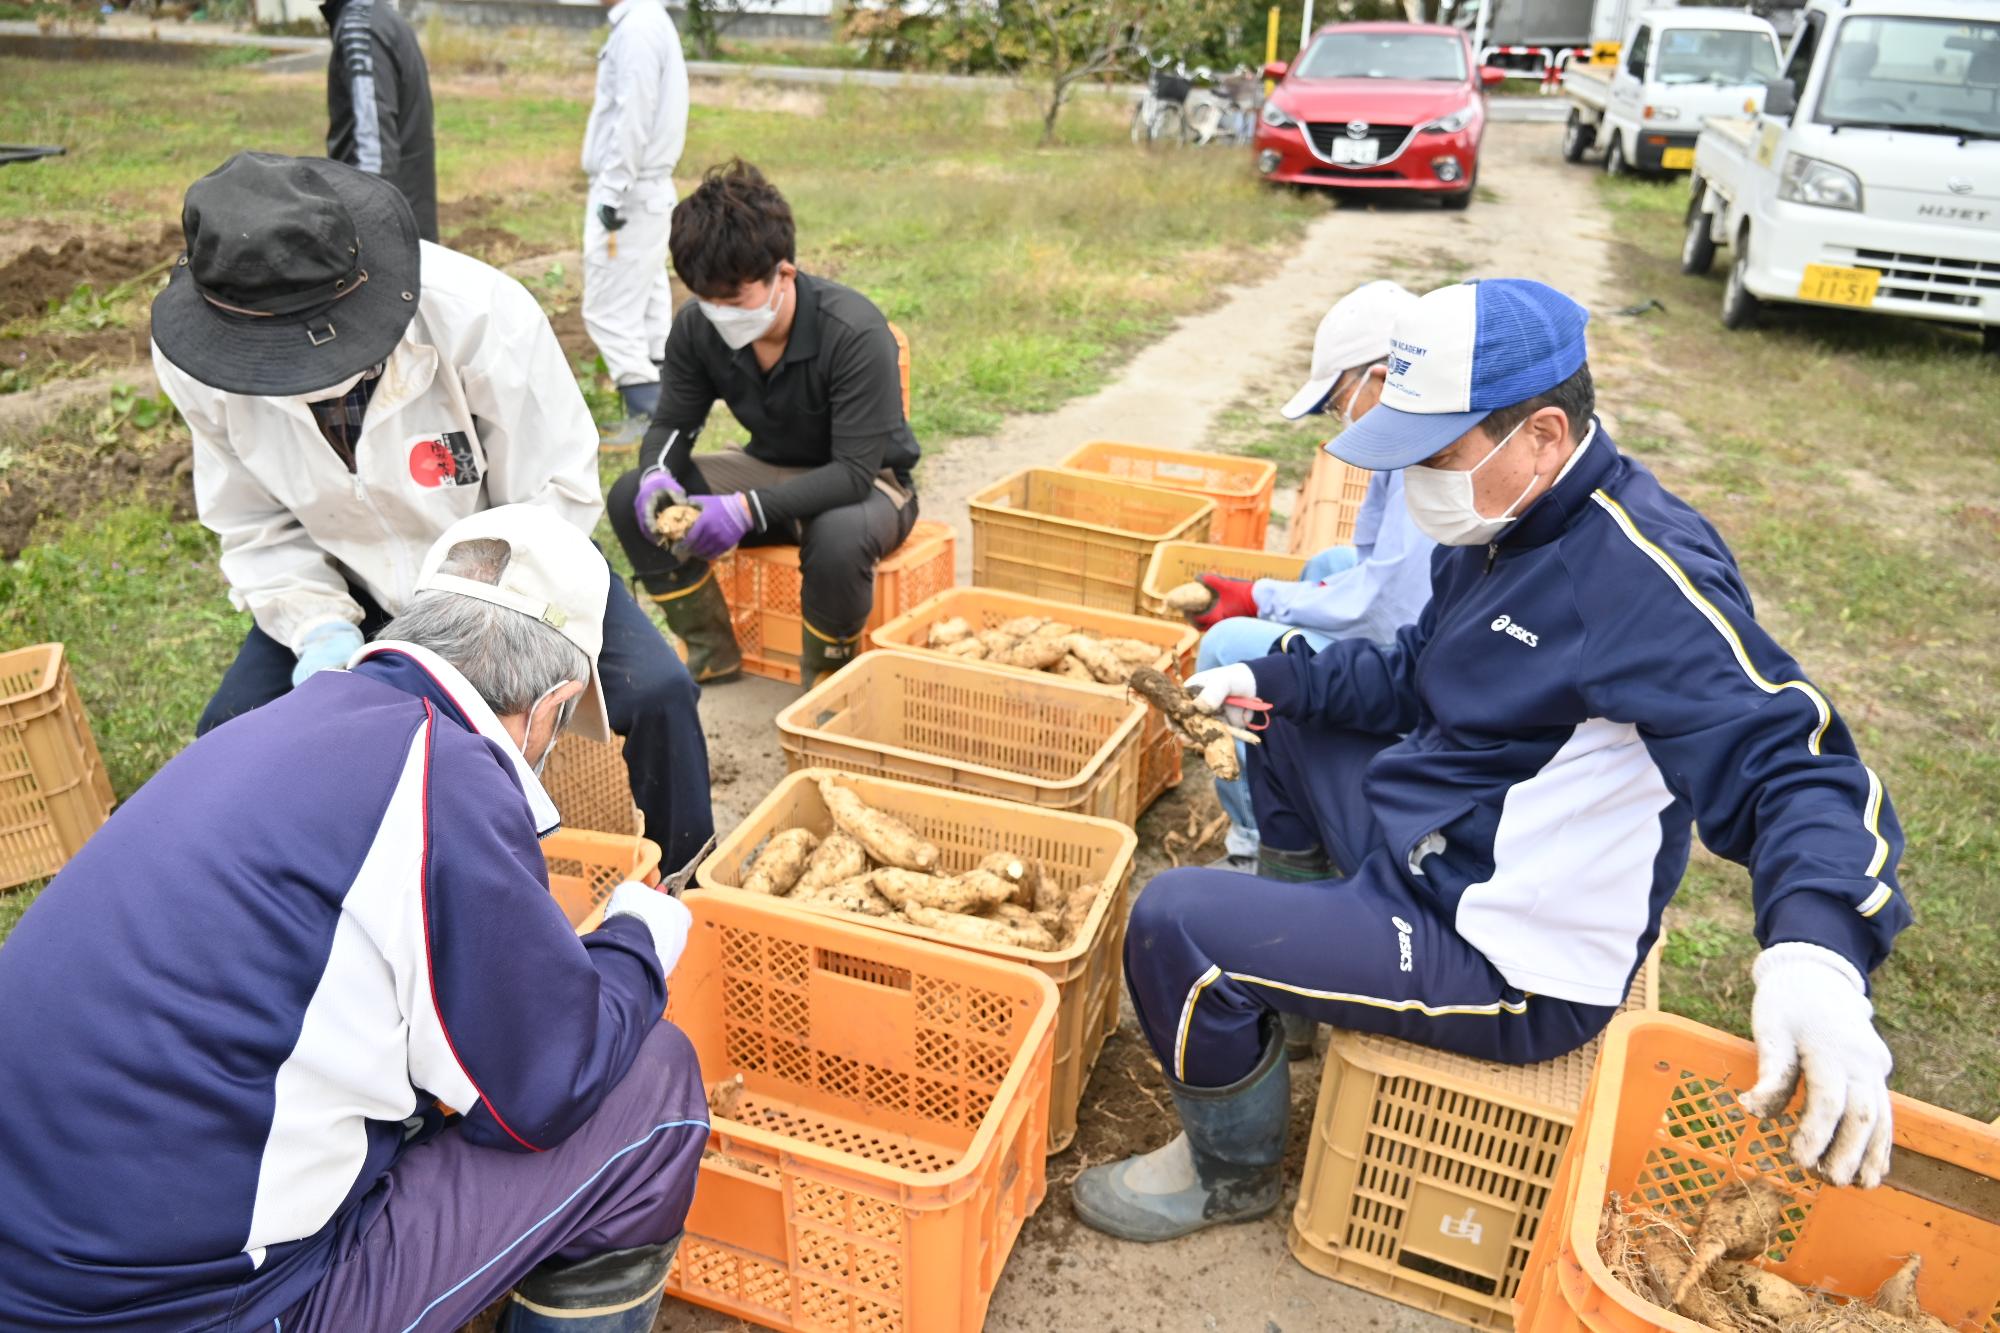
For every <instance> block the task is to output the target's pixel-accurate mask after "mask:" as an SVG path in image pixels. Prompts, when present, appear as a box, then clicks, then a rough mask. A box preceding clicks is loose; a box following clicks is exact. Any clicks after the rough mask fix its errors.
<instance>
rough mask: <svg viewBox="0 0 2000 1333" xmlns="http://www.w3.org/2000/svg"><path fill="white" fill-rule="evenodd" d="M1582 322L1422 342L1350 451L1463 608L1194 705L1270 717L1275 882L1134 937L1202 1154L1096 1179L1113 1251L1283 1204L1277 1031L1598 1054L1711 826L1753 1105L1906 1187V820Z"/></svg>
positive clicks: (1164, 907)
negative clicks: (1902, 822)
mask: <svg viewBox="0 0 2000 1333" xmlns="http://www.w3.org/2000/svg"><path fill="white" fill-rule="evenodd" d="M1586 318H1587V316H1586V314H1585V312H1584V310H1583V308H1582V307H1581V306H1579V305H1577V304H1576V302H1574V301H1572V300H1570V299H1569V298H1568V297H1566V296H1564V295H1562V293H1560V292H1557V291H1555V290H1554V289H1552V288H1549V287H1546V286H1544V285H1542V284H1541V283H1538V282H1529V281H1524V280H1519V279H1499V280H1493V281H1485V282H1477V283H1461V284H1457V285H1455V286H1451V287H1445V288H1441V289H1439V290H1438V291H1435V292H1432V293H1431V294H1430V295H1428V296H1425V297H1423V298H1422V299H1421V300H1419V301H1418V302H1417V303H1416V304H1415V305H1414V306H1413V307H1411V308H1410V310H1409V311H1407V312H1406V313H1404V314H1402V315H1400V316H1398V317H1397V319H1396V322H1395V325H1394V328H1393V330H1392V332H1391V335H1390V342H1389V358H1388V364H1387V365H1386V366H1379V367H1376V368H1374V369H1372V370H1371V371H1370V372H1369V373H1370V375H1371V376H1379V377H1381V379H1380V385H1381V401H1380V403H1379V404H1378V405H1377V407H1376V408H1375V409H1374V410H1373V411H1370V412H1369V413H1368V414H1367V415H1366V416H1364V417H1362V418H1361V419H1360V420H1359V421H1357V422H1356V423H1355V424H1354V425H1353V426H1350V427H1349V428H1348V429H1346V430H1345V431H1342V432H1341V433H1340V434H1339V435H1337V436H1335V437H1334V439H1333V441H1332V442H1331V443H1330V444H1328V445H1327V448H1328V450H1329V451H1330V452H1332V453H1333V454H1334V455H1335V456H1336V457H1338V458H1340V459H1342V460H1343V461H1346V462H1348V463H1351V464H1353V465H1355V466H1357V467H1365V468H1369V469H1372V470H1375V471H1388V470H1391V469H1398V468H1400V469H1402V470H1403V487H1404V489H1403V499H1404V503H1405V504H1407V505H1408V507H1409V510H1410V515H1411V517H1412V519H1414V520H1415V522H1416V525H1417V526H1418V527H1419V528H1420V529H1422V530H1423V531H1424V532H1425V533H1427V534H1428V535H1429V536H1430V537H1431V538H1432V539H1433V540H1434V541H1436V542H1438V543H1439V546H1438V550H1437V551H1436V553H1435V554H1434V555H1433V557H1432V560H1431V600H1430V603H1429V604H1428V606H1426V607H1425V609H1424V612H1423V614H1422V615H1421V616H1420V617H1418V619H1417V621H1416V623H1415V624H1411V625H1405V626H1404V627H1403V628H1402V629H1401V630H1399V631H1398V632H1397V634H1396V638H1395V641H1394V642H1393V643H1388V644H1383V643H1377V642H1375V641H1373V640H1370V639H1366V638H1361V637H1352V638H1347V639H1341V640H1338V641H1336V642H1334V643H1332V644H1329V645H1328V646H1327V647H1326V648H1324V649H1322V650H1321V651H1319V652H1317V653H1314V652H1313V651H1312V650H1311V649H1310V647H1309V646H1308V645H1306V644H1304V643H1300V642H1296V641H1295V642H1293V643H1291V644H1290V645H1288V646H1287V648H1286V650H1285V651H1283V652H1279V653H1274V654H1272V655H1270V656H1266V657H1259V658H1255V659H1252V660H1250V661H1247V662H1236V663H1231V664H1229V665H1226V666H1220V667H1216V668H1214V669H1212V670H1209V671H1199V672H1196V673H1195V674H1194V676H1192V677H1191V678H1190V679H1189V681H1188V692H1189V693H1190V694H1191V695H1194V696H1195V697H1196V698H1197V699H1198V701H1199V703H1200V706H1201V707H1202V708H1204V709H1205V710H1207V711H1210V712H1219V713H1222V714H1223V715H1224V716H1226V717H1230V718H1231V720H1232V721H1238V722H1239V723H1240V722H1242V721H1246V720H1247V711H1246V706H1247V705H1255V706H1261V707H1263V708H1267V709H1268V710H1269V713H1270V717H1271V722H1270V725H1269V727H1268V728H1267V729H1266V730H1265V731H1264V732H1263V741H1264V743H1263V744H1262V745H1257V746H1252V747H1250V748H1251V757H1250V764H1249V777H1250V791H1251V803H1252V805H1253V806H1254V807H1255V810H1256V814H1257V831H1258V837H1259V839H1260V846H1259V850H1258V859H1259V867H1258V874H1257V876H1256V877H1255V878H1252V877H1250V876H1245V875H1240V874H1231V873H1229V872H1227V871H1223V870H1215V869H1208V868H1187V869H1180V870H1170V871H1167V872H1165V873H1163V874H1161V875H1158V876H1156V877H1155V878H1154V879H1153V881H1152V883H1150V884H1148V885H1147V886H1146V889H1145V892H1144V893H1143V894H1141V895H1140V897H1139V900H1138V902H1137V904H1135V905H1134V907H1133V909H1132V919H1131V923H1130V926H1129V928H1128V933H1127V936H1126V945H1125V976H1126V980H1127V982H1128V983H1129V985H1130V986H1131V990H1132V1000H1133V1006H1134V1008H1135V1009H1137V1011H1138V1015H1139V1025H1140V1027H1141V1028H1142V1029H1143V1030H1144V1032H1145V1034H1146V1037H1147V1040H1148V1041H1149V1043H1150V1044H1151V1045H1152V1047H1153V1050H1154V1051H1155V1052H1156V1053H1157V1054H1158V1055H1159V1057H1160V1060H1161V1063H1162V1064H1163V1065H1164V1066H1165V1068H1166V1072H1167V1076H1168V1086H1169V1088H1170V1089H1171V1090H1172V1093H1173V1098H1174V1104H1175V1107H1176V1109H1178V1110H1179V1112H1180V1119H1181V1128H1182V1130H1183V1131H1184V1132H1183V1133H1182V1134H1181V1135H1179V1136H1178V1137H1176V1138H1175V1139H1174V1140H1173V1141H1172V1142H1171V1143H1169V1144H1167V1145H1166V1146H1165V1147H1163V1148H1160V1149H1158V1150H1156V1151H1154V1152H1151V1153H1146V1154H1143V1155H1140V1156H1135V1157H1130V1158H1127V1159H1125V1160H1124V1161H1120V1162H1108V1163H1105V1164H1103V1165H1101V1166H1094V1167H1092V1168H1090V1169H1089V1170H1087V1171H1085V1172H1083V1173H1082V1174H1081V1175H1080V1176H1079V1177H1078V1178H1077V1181H1076V1184H1075V1186H1074V1189H1073V1192H1072V1200H1073V1202H1074V1204H1075V1206H1076V1211H1077V1214H1078V1216H1079V1217H1080V1218H1081V1219H1082V1220H1083V1221H1084V1222H1085V1223H1087V1224H1089V1225H1090V1226H1092V1227H1095V1228H1096V1229H1098V1230H1100V1231H1106V1232H1109V1233H1111V1234H1112V1235H1115V1236H1121V1237H1124V1238H1126V1239H1129V1240H1165V1239H1168V1238H1171V1237H1173V1236H1178V1235H1185V1234H1187V1233H1188V1232H1191V1231H1196V1230H1199V1229H1201V1228H1203V1227H1207V1226H1213V1225H1215V1224H1217V1223H1220V1222H1240V1221H1247V1220H1249V1219H1251V1218H1253V1217H1260V1216H1262V1215H1264V1214H1265V1213H1268V1212H1270V1211H1271V1209H1272V1208H1274V1207H1275V1206H1276V1205H1277V1203H1278V1199H1279V1196H1280V1194H1281V1192H1282V1182H1283V1177H1282V1168H1281V1163H1282V1162H1283V1159H1284V1148H1285V1130H1286V1117H1287V1114H1288V1111H1289V1108H1290V1097H1289V1087H1288V1081H1287V1075H1286V1070H1285V1062H1284V1059H1283V1050H1282V1045H1283V1044H1282V1042H1281V1041H1280V1040H1279V1038H1278V1035H1277V1027H1278V1022H1277V1019H1278V1016H1279V1015H1281V1014H1290V1013H1297V1014H1303V1015H1305V1016H1307V1017H1309V1018H1312V1019H1314V1020H1315V1021H1317V1022H1323V1023H1330V1024H1334V1025H1336V1026H1339V1027H1342V1028H1346V1029H1350V1030H1354V1031H1359V1032H1375V1033H1384V1034H1387V1035H1390V1036H1395V1037H1401V1038H1403V1039H1405V1040H1409V1041H1414V1042H1418V1043H1420V1044H1423V1045H1426V1046H1433V1047H1439V1048H1443V1049H1446V1050H1452V1051H1457V1052H1460V1053H1462V1054H1467V1055H1472V1056H1476V1057H1479V1058H1482V1059H1488V1060H1499V1061H1505V1062H1510V1063H1518V1064H1525V1063H1532V1062H1535V1061H1540V1060H1547V1059H1551V1058H1553V1057H1555V1056H1558V1055H1562V1054H1565V1053H1567V1052H1569V1051H1573V1050H1575V1049H1577V1048H1578V1047H1580V1046H1582V1045H1583V1044H1584V1043H1585V1042H1587V1041H1589V1040H1590V1038H1592V1037H1593V1036H1595V1035H1596V1034H1597V1033H1598V1032H1599V1031H1600V1030H1602V1029H1603V1027H1604V1026H1605V1024H1607V1023H1608V1022H1610V1020H1611V1017H1612V1014H1613V1013H1614V1012H1615V1011H1616V1009H1617V1007H1618V1004H1619V1002H1620V1001H1621V1000H1623V999H1624V998H1625V995H1626V993H1627V988H1628V987H1629V986H1630V984H1631V980H1632V976H1633V974H1634V973H1635V972H1636V971H1637V970H1638V969H1639V967H1640V966H1641V965H1642V963H1643V960H1644V959H1645V957H1646V954H1647V951H1648V950H1649V949H1651V947H1652V945H1653V942H1654V940H1656V939H1657V938H1658V937H1659V933H1660V919H1661V914H1662V913H1663V912H1664V911H1665V909H1666V906H1667V903H1668V901H1669V900H1670V899H1671V898H1672V897H1673V895H1674V891H1675V890H1676V888H1678V887H1679V885H1680V880H1681V875H1682V872H1683V871H1685V870H1686V869H1687V863H1688V854H1689V850H1690V847H1691V845H1692V837H1691V832H1692V828H1699V830H1700V833H1701V838H1702V841H1703V842H1704V843H1705V844H1706V845H1707V846H1708V848H1709V849H1710V850H1711V851H1713V852H1714V853H1715V854H1716V855H1718V856H1723V857H1727V858H1728V859H1730V860H1732V861H1736V862H1737V863H1739V864H1741V865H1743V866H1745V867H1746V868H1747V869H1748V870H1749V872H1750V880H1751V896H1752V901H1753V906H1754V910H1755V925H1754V933H1755V937H1756V940H1757V943H1758V944H1759V945H1760V946H1762V950H1763V951H1762V953H1761V954H1759V956H1758V958H1757V961H1756V963H1755V964H1754V965H1753V966H1752V968H1751V977H1752V978H1753V980H1754V981H1755V983H1756V999H1755V1001H1754V1003H1753V1005H1752V1008H1751V1015H1750V1026H1751V1028H1752V1030H1753V1032H1754V1034H1755V1036H1756V1039H1757V1080H1756V1083H1755V1085H1754V1086H1752V1087H1746V1088H1744V1089H1743V1090H1742V1091H1740V1092H1739V1093H1738V1094H1737V1098H1738V1100H1739V1101H1740V1102H1741V1104H1742V1106H1743V1108H1744V1110H1746V1111H1748V1112H1749V1113H1750V1114H1751V1115H1752V1116H1756V1117H1776V1116H1777V1115H1779V1113H1781V1112H1782V1111H1784V1110H1785V1109H1786V1107H1787V1106H1788V1105H1789V1104H1790V1102H1791V1100H1792V1092H1793V1088H1794V1087H1795V1085H1797V1084H1798V1083H1800V1082H1801V1081H1803V1083H1804V1085H1805V1097H1804V1105H1803V1108H1802V1109H1801V1110H1800V1111H1799V1112H1798V1116H1797V1122H1796V1127H1795V1129H1794V1132H1793V1134H1792V1136H1791V1143H1790V1147H1791V1154H1792V1158H1793V1160H1794V1161H1795V1162H1796V1163H1797V1164H1798V1165H1799V1166H1800V1167H1802V1168H1804V1169H1806V1170H1810V1171H1818V1172H1819V1173H1820V1174H1821V1175H1822V1176H1823V1177H1824V1178H1825V1179H1827V1180H1828V1181H1831V1182H1832V1183H1833V1184H1835V1185H1846V1184H1849V1183H1853V1182H1859V1183H1860V1184H1862V1185H1864V1186H1867V1185H1876V1184H1879V1183H1881V1180H1882V1177H1883V1176H1884V1175H1885V1174H1886V1172H1887V1171H1888V1166H1889V1155H1890V1147H1891V1142H1892V1139H1891V1126H1890V1118H1891V1117H1890V1104H1889V1086H1888V1078H1889V1069H1890V1055H1889V1049H1888V1047H1887V1046H1885V1045H1884V1044H1883V1042H1882V1039H1881V1037H1880V1036H1878V1035H1877V1034H1876V1031H1875V1028H1874V1025H1873V1022H1872V1020H1873V1016H1874V1010H1873V1008H1872V1007H1871V1005H1870V1004H1869V1000H1868V974H1869V973H1870V972H1871V971H1873V970H1874V968H1875V967H1876V966H1878V965H1879V964H1880V963H1881V962H1882V960H1883V959H1884V958H1886V957H1887V956H1888V954H1889V948H1890V943H1891V941H1892V940H1894V938H1895V936H1896V933H1897V932H1898V931H1900V930H1901V929H1902V928H1903V927H1904V926H1906V925H1908V924H1909V922H1910V907H1909V903H1908V901H1907V900H1906V899H1905V897H1904V896H1903V894H1902V892H1901V891H1900V890H1899V889H1898V887H1897V884H1896V860H1897V857H1898V856H1899V854H1900V853H1901V851H1902V846H1903V836H1902V831H1901V828H1900V826H1899V825H1898V824H1897V821H1896V814H1895V810H1894V808H1893V807H1892V806H1891V805H1890V802H1889V799H1888V796H1887V794H1886V793H1885V791H1884V790H1883V784H1882V780H1881V779H1880V778H1879V777H1878V776H1877V775H1876V774H1875V773H1874V771H1873V770H1871V769H1870V768H1869V767H1868V766H1867V765H1866V764H1865V763H1863V762H1862V759H1861V756H1860V754H1859V753H1858V752H1857V750H1856V748H1855V744H1854V738H1853V736H1852V735H1851V734H1850V733H1849V732H1848V730H1847V727H1846V725H1845V724H1844V723H1843V722H1842V721H1841V719H1840V716H1839V714H1838V713H1836V712H1835V711H1834V708H1833V705H1832V703H1831V702H1830V701H1829V700H1828V699H1827V697H1826V696H1825V695H1824V694H1822V693H1820V691H1819V690H1818V689H1817V688H1815V687H1814V686H1813V684H1812V683H1811V682H1810V681H1809V680H1807V679H1806V677H1805V673H1804V672H1803V671H1802V670H1801V669H1800V667H1799V664H1798V663H1797V662H1796V661H1794V660H1793V659H1792V657H1791V656H1790V654H1788V653H1787V652H1786V651H1785V650H1784V648H1782V647H1781V646H1780V645H1779V644H1778V643H1777V641H1776V640H1775V639H1773V638H1772V637H1771V635H1770V633H1769V632H1768V631H1767V630H1766V629H1765V628H1764V627H1763V626H1762V625H1760V624H1758V622H1757V618H1756V613H1755V611H1754V609H1753V608H1752V606H1751V601H1750V593H1749V590H1748V589H1747V588H1746V587H1745V586H1744V581H1743V575H1742V573H1741V571H1740V570H1738V569H1737V567H1736V562H1735V560H1734V559H1733V558H1732V557H1731V555H1730V553H1729V548H1728V546H1727V545H1725V544H1724V542H1723V540H1722V537H1721V536H1720V534H1718V533H1717V532H1716V530H1715V528H1714V527H1713V526H1712V525H1711V524H1710V523H1709V522H1708V520H1706V519H1705V518H1703V517H1702V516H1701V515H1700V514H1699V513H1697V512H1696V511H1695V510H1694V509H1693V508H1692V507H1691V506H1689V505H1688V504H1687V503H1686V502H1685V501H1683V500H1681V499H1679V498H1678V497H1676V496H1675V495H1674V494H1673V493H1672V492H1670V491H1668V490H1667V489H1666V488H1665V487H1664V486H1662V485H1661V484H1660V482H1659V481H1658V479H1657V478H1655V477H1654V476H1653V474H1652V473H1651V472H1649V471H1647V470H1646V468H1645V466H1644V465H1643V464H1641V463H1639V462H1638V461H1637V460H1635V459H1632V458H1628V457H1626V456H1625V455H1624V454H1622V453H1620V452H1619V451H1618V448H1617V446H1616V445H1615V444H1614V443H1613V442H1612V440H1611V437H1610V434H1609V432H1607V431H1606V430H1605V428H1604V425H1603V423H1602V422H1601V421H1599V420H1597V418H1596V416H1595V406H1596V392H1595V389H1594V388H1593V385H1592V382H1591V377H1590V367H1589V365H1588V363H1587V361H1586V357H1585V341H1584V325H1585V321H1586ZM1502 1239H1503V1242H1504V1234H1503V1237H1502Z"/></svg>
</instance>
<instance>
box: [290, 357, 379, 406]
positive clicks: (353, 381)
mask: <svg viewBox="0 0 2000 1333" xmlns="http://www.w3.org/2000/svg"><path fill="white" fill-rule="evenodd" d="M388 364H389V363H388V362H387V361H383V362H379V363H377V364H375V365H372V366H370V367H368V369H366V370H364V371H362V372H361V373H359V374H357V375H349V376H348V377H347V378H346V379H344V380H342V381H341V382H340V383H338V384H332V385H328V386H327V387H326V388H324V389H314V390H313V391H312V392H311V393H302V394H300V395H299V401H300V402H302V403H324V402H326V401H327V400H328V399H331V398H338V397H340V396H341V395H342V394H344V393H346V392H347V391H348V390H349V389H352V388H353V387H354V386H355V385H357V384H359V383H361V381H363V380H365V379H370V378H372V377H374V376H376V375H380V374H381V373H382V367H384V366H386V365H388Z"/></svg>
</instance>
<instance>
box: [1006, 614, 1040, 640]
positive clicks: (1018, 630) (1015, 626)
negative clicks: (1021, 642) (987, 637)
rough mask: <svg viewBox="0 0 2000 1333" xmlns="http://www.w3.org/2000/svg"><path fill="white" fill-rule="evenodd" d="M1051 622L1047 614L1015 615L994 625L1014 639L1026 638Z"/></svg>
mask: <svg viewBox="0 0 2000 1333" xmlns="http://www.w3.org/2000/svg"><path fill="white" fill-rule="evenodd" d="M1048 623H1049V618H1048V617H1047V616H1015V617H1014V618H1013V619H1012V620H1003V621H1001V622H1000V623H999V624H998V625H996V626H994V628H995V629H997V630H998V631H999V632H1000V633H1002V634H1005V635H1007V636H1008V637H1009V638H1013V639H1025V638H1027V637H1028V636H1029V635H1030V634H1033V633H1034V632H1035V631H1036V630H1038V629H1040V628H1041V627H1042V626H1044V625H1046V624H1048Z"/></svg>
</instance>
